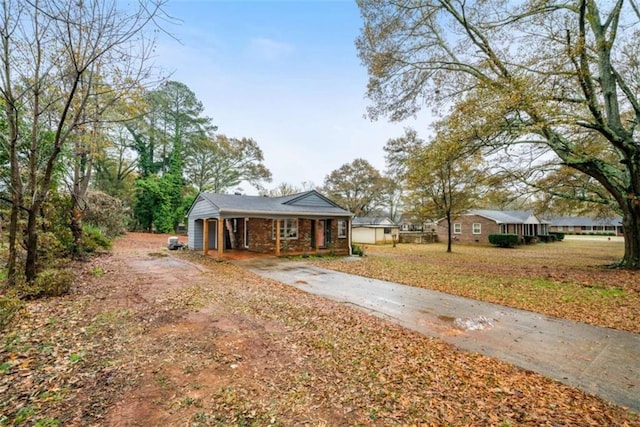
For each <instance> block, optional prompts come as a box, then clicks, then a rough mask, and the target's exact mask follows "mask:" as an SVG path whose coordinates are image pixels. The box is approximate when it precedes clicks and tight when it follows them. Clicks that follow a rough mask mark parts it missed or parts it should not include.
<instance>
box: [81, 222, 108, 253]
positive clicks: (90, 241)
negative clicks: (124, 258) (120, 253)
mask: <svg viewBox="0 0 640 427" xmlns="http://www.w3.org/2000/svg"><path fill="white" fill-rule="evenodd" d="M82 231H83V233H82V249H83V250H84V251H85V252H87V253H94V252H96V251H97V250H98V249H111V241H110V240H109V239H108V238H107V237H105V236H104V234H102V230H101V229H100V228H98V227H94V226H91V225H85V226H84V227H82Z"/></svg>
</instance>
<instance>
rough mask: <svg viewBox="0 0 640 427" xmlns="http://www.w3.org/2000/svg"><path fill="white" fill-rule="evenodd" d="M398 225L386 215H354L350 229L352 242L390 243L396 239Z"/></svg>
mask: <svg viewBox="0 0 640 427" xmlns="http://www.w3.org/2000/svg"><path fill="white" fill-rule="evenodd" d="M399 230H400V227H399V226H398V225H397V224H394V223H393V221H391V220H390V219H389V218H387V217H371V216H363V217H355V218H353V226H352V230H351V240H352V241H353V243H366V244H370V245H376V244H383V243H392V242H393V239H394V238H395V239H396V241H397V239H398V234H399Z"/></svg>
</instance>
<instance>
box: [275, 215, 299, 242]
mask: <svg viewBox="0 0 640 427" xmlns="http://www.w3.org/2000/svg"><path fill="white" fill-rule="evenodd" d="M279 221H280V238H281V239H284V240H294V239H297V238H298V219H297V218H296V219H281V220H279ZM271 238H272V239H273V240H275V239H276V221H275V220H274V221H273V225H272V228H271Z"/></svg>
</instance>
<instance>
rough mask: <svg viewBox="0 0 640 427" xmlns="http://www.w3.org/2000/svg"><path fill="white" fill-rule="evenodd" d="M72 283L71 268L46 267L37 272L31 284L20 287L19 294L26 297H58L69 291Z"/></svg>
mask: <svg viewBox="0 0 640 427" xmlns="http://www.w3.org/2000/svg"><path fill="white" fill-rule="evenodd" d="M72 283H73V273H72V272H71V270H68V269H57V268H48V269H46V270H43V271H41V272H40V273H38V275H37V276H36V279H35V280H34V281H33V283H32V284H30V285H24V286H23V287H22V290H21V291H22V292H21V294H22V295H21V296H22V297H23V298H26V299H33V298H43V297H58V296H61V295H64V294H67V293H69V289H71V284H72Z"/></svg>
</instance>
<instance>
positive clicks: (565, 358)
mask: <svg viewBox="0 0 640 427" xmlns="http://www.w3.org/2000/svg"><path fill="white" fill-rule="evenodd" d="M354 262H357V261H354ZM237 264H238V265H240V266H242V267H244V268H246V269H247V270H249V271H252V272H254V273H255V274H258V275H260V276H263V277H266V278H269V279H273V280H277V281H279V282H282V283H285V284H288V285H291V286H294V287H296V288H299V289H301V290H303V291H306V292H310V293H313V294H318V295H322V296H324V297H327V298H330V299H332V300H335V301H338V302H341V303H345V304H351V305H354V306H356V307H358V308H360V309H362V310H366V311H368V312H371V313H373V314H375V315H377V316H379V317H382V318H385V319H388V320H390V321H393V322H395V323H398V324H400V325H402V326H404V327H406V328H409V329H412V330H415V331H417V332H419V333H421V334H424V335H429V336H434V337H438V338H440V339H442V340H444V341H446V342H448V343H450V344H453V345H455V346H458V347H460V348H462V349H465V350H469V351H474V352H478V353H482V354H485V355H488V356H492V357H495V358H498V359H501V360H504V361H506V362H510V363H512V364H514V365H516V366H519V367H521V368H524V369H528V370H532V371H535V372H538V373H541V374H543V375H546V376H548V377H550V378H553V379H555V380H558V381H560V382H562V383H565V384H568V385H570V386H573V387H577V388H579V389H582V390H584V391H586V392H588V393H591V394H595V395H598V396H600V397H601V398H603V399H604V400H608V401H611V402H613V403H615V404H618V405H621V406H627V407H629V408H631V409H632V410H634V411H636V412H640V335H637V334H633V333H628V332H621V331H616V330H614V329H608V328H601V327H596V326H590V325H586V324H583V323H577V322H572V321H568V320H563V319H557V318H552V317H548V316H544V315H541V314H537V313H532V312H528V311H524V310H516V309H512V308H508V307H504V306H500V305H496V304H491V303H485V302H481V301H477V300H472V299H468V298H463V297H457V296H452V295H449V294H445V293H442V292H437V291H430V290H426V289H421V288H415V287H411V286H405V285H400V284H397V283H391V282H385V281H382V280H375V279H368V278H365V277H360V276H354V275H350V274H346V273H340V272H336V271H333V270H327V269H323V268H319V267H315V266H311V265H308V264H306V263H303V262H295V261H290V260H283V259H277V258H263V259H257V260H248V261H238V262H237Z"/></svg>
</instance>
